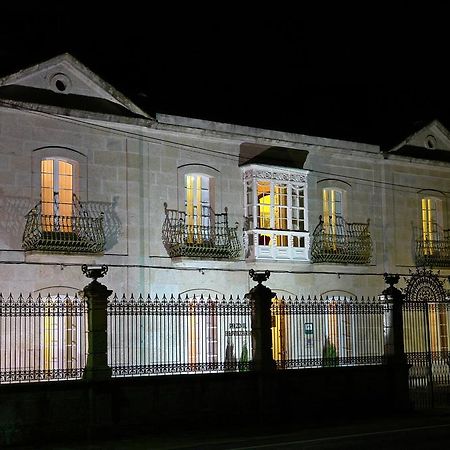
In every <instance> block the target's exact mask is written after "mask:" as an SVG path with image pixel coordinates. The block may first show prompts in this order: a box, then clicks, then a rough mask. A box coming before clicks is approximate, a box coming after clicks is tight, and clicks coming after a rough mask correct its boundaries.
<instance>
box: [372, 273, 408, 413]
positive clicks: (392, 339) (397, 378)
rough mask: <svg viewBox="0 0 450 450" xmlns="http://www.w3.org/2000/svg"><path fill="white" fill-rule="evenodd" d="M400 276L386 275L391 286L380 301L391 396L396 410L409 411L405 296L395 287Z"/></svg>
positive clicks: (385, 278)
mask: <svg viewBox="0 0 450 450" xmlns="http://www.w3.org/2000/svg"><path fill="white" fill-rule="evenodd" d="M399 279H400V276H399V275H393V274H388V273H385V274H384V280H385V282H386V284H388V285H389V287H388V288H387V289H385V290H384V291H383V292H382V294H381V295H380V296H379V299H380V300H381V301H382V302H384V303H385V313H384V356H385V358H386V363H387V366H388V368H389V377H390V380H389V382H390V384H391V388H392V390H391V395H392V397H393V401H394V403H393V404H394V408H395V409H397V410H405V409H409V407H410V405H409V386H408V371H409V366H408V364H407V360H406V353H405V345H404V342H403V300H404V297H405V296H404V294H402V292H401V291H400V290H399V289H397V288H396V287H395V286H394V285H395V284H397V283H398V281H399Z"/></svg>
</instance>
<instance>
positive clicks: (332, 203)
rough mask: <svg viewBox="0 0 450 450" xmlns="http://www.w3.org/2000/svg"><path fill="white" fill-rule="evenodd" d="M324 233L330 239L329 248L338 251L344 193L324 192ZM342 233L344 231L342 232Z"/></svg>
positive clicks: (333, 190)
mask: <svg viewBox="0 0 450 450" xmlns="http://www.w3.org/2000/svg"><path fill="white" fill-rule="evenodd" d="M322 206H323V224H324V231H325V233H326V234H327V235H328V237H329V239H327V240H326V241H325V243H326V245H327V246H328V247H329V248H333V249H334V250H336V249H337V244H338V239H339V238H338V236H339V234H342V233H340V230H339V229H340V228H341V227H342V221H339V218H342V191H340V190H337V189H334V188H326V189H323V190H322ZM341 231H342V230H341Z"/></svg>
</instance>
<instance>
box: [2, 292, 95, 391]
mask: <svg viewBox="0 0 450 450" xmlns="http://www.w3.org/2000/svg"><path fill="white" fill-rule="evenodd" d="M86 312H87V309H86V303H85V301H84V300H83V299H80V298H78V297H77V296H74V297H69V296H67V295H66V296H60V295H56V296H50V295H48V296H46V297H42V296H41V295H38V296H37V297H36V298H32V297H31V295H29V296H28V297H24V296H22V295H19V296H18V297H17V298H13V297H12V296H11V295H9V296H8V297H6V298H4V297H3V296H2V294H0V383H15V382H24V381H49V380H68V379H76V378H81V376H82V374H83V371H84V367H85V366H86V318H87V314H86Z"/></svg>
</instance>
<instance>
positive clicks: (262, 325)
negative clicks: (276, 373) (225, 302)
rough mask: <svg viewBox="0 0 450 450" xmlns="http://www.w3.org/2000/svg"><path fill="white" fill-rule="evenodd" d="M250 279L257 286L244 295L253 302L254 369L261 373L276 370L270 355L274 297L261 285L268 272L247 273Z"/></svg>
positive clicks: (273, 293)
mask: <svg viewBox="0 0 450 450" xmlns="http://www.w3.org/2000/svg"><path fill="white" fill-rule="evenodd" d="M249 275H250V277H251V278H252V279H253V281H256V282H258V284H257V285H256V286H255V287H254V288H252V289H251V290H250V292H249V293H248V294H246V297H247V298H250V299H251V300H252V301H253V309H252V341H253V342H252V344H253V345H252V347H253V355H252V356H253V358H252V359H253V363H254V365H255V369H256V370H259V371H263V372H267V371H272V370H274V369H275V368H276V365H275V361H274V359H273V354H272V315H271V305H272V298H274V297H275V296H276V294H275V292H272V291H271V290H270V289H269V288H268V287H267V286H264V285H263V284H262V282H263V281H266V280H267V279H268V278H269V277H270V272H269V271H268V270H266V271H265V272H255V271H254V270H253V269H251V270H250V271H249Z"/></svg>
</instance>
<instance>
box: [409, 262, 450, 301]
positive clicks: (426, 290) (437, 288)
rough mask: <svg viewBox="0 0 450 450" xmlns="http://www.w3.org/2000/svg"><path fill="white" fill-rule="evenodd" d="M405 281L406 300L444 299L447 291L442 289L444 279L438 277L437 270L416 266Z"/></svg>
mask: <svg viewBox="0 0 450 450" xmlns="http://www.w3.org/2000/svg"><path fill="white" fill-rule="evenodd" d="M406 283H407V285H406V288H405V290H404V293H405V300H406V301H407V302H425V303H436V302H444V301H446V298H447V292H446V291H445V289H444V281H443V280H441V279H440V278H439V272H437V273H433V272H432V270H431V269H425V268H417V269H416V272H415V273H413V274H412V275H411V277H410V278H409V279H408V280H406Z"/></svg>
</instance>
